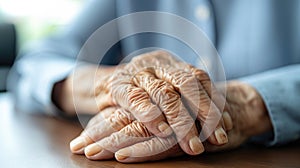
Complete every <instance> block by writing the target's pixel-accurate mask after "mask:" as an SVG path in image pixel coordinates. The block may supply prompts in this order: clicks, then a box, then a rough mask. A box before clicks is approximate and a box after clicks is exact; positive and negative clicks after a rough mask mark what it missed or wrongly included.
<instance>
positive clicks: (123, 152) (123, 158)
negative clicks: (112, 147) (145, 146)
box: [115, 148, 131, 160]
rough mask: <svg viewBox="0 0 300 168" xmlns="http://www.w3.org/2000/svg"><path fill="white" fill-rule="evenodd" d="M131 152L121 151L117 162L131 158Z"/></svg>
mask: <svg viewBox="0 0 300 168" xmlns="http://www.w3.org/2000/svg"><path fill="white" fill-rule="evenodd" d="M130 154H131V152H130V150H129V149H127V148H125V149H121V150H119V151H118V152H117V153H116V155H115V157H116V159H117V160H125V159H127V158H128V157H129V156H130Z"/></svg>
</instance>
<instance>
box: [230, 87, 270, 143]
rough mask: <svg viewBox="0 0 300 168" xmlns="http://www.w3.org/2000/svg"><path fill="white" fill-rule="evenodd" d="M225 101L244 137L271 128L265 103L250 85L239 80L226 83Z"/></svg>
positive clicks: (261, 132)
mask: <svg viewBox="0 0 300 168" xmlns="http://www.w3.org/2000/svg"><path fill="white" fill-rule="evenodd" d="M227 101H229V102H230V103H229V104H230V108H231V110H233V113H234V114H236V116H235V117H236V119H237V120H238V121H239V122H240V123H238V125H239V130H240V131H241V134H243V135H244V136H245V137H246V138H250V137H252V136H256V135H260V134H263V133H266V132H268V131H270V130H272V124H271V121H270V118H269V115H268V111H267V108H266V106H265V103H264V101H263V99H262V97H261V96H260V94H259V93H258V92H257V91H256V90H255V88H253V87H252V86H250V85H248V84H246V83H242V82H239V81H231V82H228V84H227Z"/></svg>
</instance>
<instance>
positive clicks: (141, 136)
mask: <svg viewBox="0 0 300 168" xmlns="http://www.w3.org/2000/svg"><path fill="white" fill-rule="evenodd" d="M151 137H152V134H151V133H150V132H149V131H148V130H147V128H146V127H145V126H144V125H143V124H142V123H140V122H137V121H133V122H132V123H131V124H129V125H127V126H126V127H124V128H123V129H121V130H120V131H118V132H115V133H113V134H111V135H110V136H108V137H106V138H104V139H101V140H100V141H98V142H95V143H93V144H91V145H89V146H87V147H86V148H85V155H86V157H87V158H88V159H91V160H104V159H112V158H113V157H114V153H115V152H116V151H118V150H120V149H122V148H124V147H128V146H131V145H133V144H136V143H139V142H143V141H146V140H148V139H150V138H151Z"/></svg>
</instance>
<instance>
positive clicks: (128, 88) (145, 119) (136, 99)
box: [112, 74, 172, 137]
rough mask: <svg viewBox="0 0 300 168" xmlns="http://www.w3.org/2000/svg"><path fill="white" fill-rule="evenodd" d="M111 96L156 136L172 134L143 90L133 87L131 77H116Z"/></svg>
mask: <svg viewBox="0 0 300 168" xmlns="http://www.w3.org/2000/svg"><path fill="white" fill-rule="evenodd" d="M112 95H113V98H114V102H116V104H118V105H120V106H121V107H123V108H125V109H127V110H128V111H130V112H131V113H132V114H133V116H134V117H135V118H136V119H137V120H138V121H140V122H142V123H143V124H144V125H145V126H146V127H147V129H148V130H149V131H150V132H152V133H153V134H155V135H156V136H162V137H166V136H169V135H170V134H171V133H172V132H171V131H169V130H170V128H169V125H168V124H167V123H166V119H165V117H164V115H163V114H162V112H161V110H160V109H159V108H158V106H157V105H155V104H153V102H152V100H151V99H150V97H149V95H148V94H147V92H145V90H144V89H142V88H139V87H137V86H135V85H134V83H133V82H132V80H131V75H126V74H122V75H120V76H116V78H115V81H114V82H113V86H112Z"/></svg>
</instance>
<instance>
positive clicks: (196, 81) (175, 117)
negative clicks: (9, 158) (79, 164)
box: [58, 51, 232, 155]
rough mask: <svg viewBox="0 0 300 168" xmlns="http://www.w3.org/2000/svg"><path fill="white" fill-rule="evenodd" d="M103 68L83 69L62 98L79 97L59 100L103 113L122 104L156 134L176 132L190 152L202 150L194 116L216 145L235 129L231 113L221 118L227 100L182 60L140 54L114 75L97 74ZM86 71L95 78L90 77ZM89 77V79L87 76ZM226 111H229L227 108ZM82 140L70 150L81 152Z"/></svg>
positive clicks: (185, 149) (152, 53) (207, 79)
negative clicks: (225, 117) (231, 120)
mask: <svg viewBox="0 0 300 168" xmlns="http://www.w3.org/2000/svg"><path fill="white" fill-rule="evenodd" d="M100 71H101V70H99V71H97V70H96V72H93V71H86V72H85V71H79V72H80V73H82V72H83V73H82V74H79V75H78V74H77V75H76V76H77V77H74V78H73V80H74V81H73V84H74V85H76V86H77V87H75V86H74V87H73V88H74V92H73V93H71V90H70V89H64V90H67V91H68V90H69V91H68V93H66V94H65V96H64V99H62V100H63V101H66V100H67V99H68V97H72V96H74V97H75V98H74V100H77V101H75V102H72V101H69V103H65V104H64V103H58V104H61V105H62V107H63V106H66V105H67V106H68V107H71V108H65V109H66V111H72V110H74V107H73V108H72V105H71V103H70V102H72V103H75V104H76V107H77V110H79V111H82V110H89V111H94V112H96V111H100V113H101V111H102V110H103V109H105V108H107V107H112V106H117V107H122V108H123V109H125V110H127V111H128V112H130V113H131V114H132V115H133V117H134V118H135V119H136V120H137V121H138V122H141V123H143V125H145V127H146V128H147V129H148V130H149V131H150V132H151V133H153V134H154V135H157V136H158V137H166V136H169V135H170V134H172V132H174V133H175V135H176V139H177V141H178V142H179V145H180V147H181V148H182V149H183V151H184V152H186V153H188V154H191V155H196V154H200V153H201V152H203V151H204V148H203V145H202V143H201V140H200V139H199V135H198V131H197V128H196V124H195V122H194V121H195V119H194V118H197V120H198V121H199V123H200V125H201V127H202V132H203V134H202V137H208V140H209V141H210V142H211V143H212V144H216V145H221V144H224V143H226V142H227V141H228V140H227V135H226V132H225V130H229V129H231V127H232V124H231V122H230V117H227V119H228V118H229V122H225V123H228V124H223V119H222V117H221V116H222V113H223V106H224V103H225V99H224V97H223V95H221V94H219V93H218V92H217V91H216V89H215V88H214V87H213V85H212V83H211V82H210V78H209V77H208V75H207V74H206V73H205V72H204V71H201V70H198V69H196V68H194V67H192V66H190V65H188V64H186V63H183V62H180V61H178V60H176V59H175V58H174V57H172V56H171V55H170V54H168V53H166V52H163V51H156V52H151V53H147V54H143V55H141V56H138V57H136V58H134V59H133V60H132V61H131V62H130V63H128V64H126V65H125V66H122V67H120V68H119V69H118V70H117V73H114V74H113V75H112V73H108V74H106V75H105V74H103V73H102V75H99V74H101V72H100ZM88 74H93V75H94V74H96V76H95V78H91V77H89V76H91V75H88ZM86 78H88V79H89V80H83V79H86ZM91 79H96V81H95V82H96V84H95V85H94V86H93V85H91V84H89V81H91V82H90V83H94V82H93V81H92V80H91ZM71 81H72V78H71V79H67V82H66V83H67V84H66V85H65V86H64V87H66V88H70V86H71V83H72V82H71ZM68 83H69V84H68ZM84 83H88V84H84ZM81 84H83V85H81ZM85 85H88V86H89V87H86V86H85ZM78 88H83V89H78ZM90 88H94V89H90ZM89 89H90V90H89ZM76 90H77V91H76ZM72 94H73V95H72ZM74 94H75V95H74ZM69 99H70V98H69ZM95 102H96V103H95ZM91 108H92V109H91ZM68 109H72V110H68ZM225 111H228V109H227V107H226V106H225ZM225 114H227V113H225ZM212 132H214V133H213V134H211V133H212ZM83 141H85V140H84V139H82V138H80V139H77V140H76V141H74V142H73V143H72V146H71V148H72V150H73V151H76V150H82V148H84V145H82V144H84V143H85V142H83Z"/></svg>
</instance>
